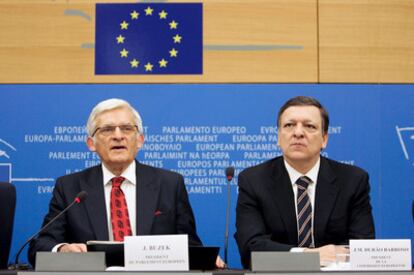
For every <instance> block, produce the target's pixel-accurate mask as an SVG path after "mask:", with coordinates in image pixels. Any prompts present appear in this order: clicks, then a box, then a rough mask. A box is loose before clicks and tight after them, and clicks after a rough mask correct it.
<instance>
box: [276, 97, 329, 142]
mask: <svg viewBox="0 0 414 275" xmlns="http://www.w3.org/2000/svg"><path fill="white" fill-rule="evenodd" d="M292 106H315V107H316V108H318V109H319V112H320V113H321V118H322V130H323V134H327V133H328V128H329V114H328V112H327V111H326V109H325V108H324V107H323V106H322V104H321V103H320V102H319V101H318V100H316V99H315V98H313V97H309V96H296V97H293V98H291V99H289V100H288V101H286V102H285V104H283V106H282V107H281V108H280V110H279V113H278V114H277V127H280V117H281V116H282V114H283V112H284V111H286V109H287V108H289V107H292Z"/></svg>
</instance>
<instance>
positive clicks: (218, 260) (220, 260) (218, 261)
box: [216, 256, 226, 269]
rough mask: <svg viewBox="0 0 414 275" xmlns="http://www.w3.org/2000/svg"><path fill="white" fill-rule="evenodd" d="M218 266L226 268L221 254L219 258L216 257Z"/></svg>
mask: <svg viewBox="0 0 414 275" xmlns="http://www.w3.org/2000/svg"><path fill="white" fill-rule="evenodd" d="M216 267H217V268H218V269H224V268H226V263H225V262H224V261H223V260H222V259H221V258H220V256H217V259H216Z"/></svg>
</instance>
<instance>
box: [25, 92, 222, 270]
mask: <svg viewBox="0 0 414 275" xmlns="http://www.w3.org/2000/svg"><path fill="white" fill-rule="evenodd" d="M87 130H88V138H87V145H88V148H89V150H91V151H93V152H96V153H97V154H98V155H99V157H100V159H101V161H102V164H101V165H99V166H95V167H92V168H89V169H86V170H84V171H81V172H79V173H74V174H71V175H67V176H63V177H60V178H58V179H57V181H56V185H55V189H54V191H53V196H52V199H51V202H50V206H49V213H48V214H47V215H46V217H45V220H44V223H43V224H46V223H47V222H48V221H50V220H51V219H52V218H53V217H55V216H56V215H57V214H58V213H59V212H61V211H62V210H63V209H64V208H65V207H66V206H67V205H69V204H70V203H71V202H72V201H73V199H74V198H75V197H76V195H77V194H78V193H79V192H80V191H82V190H83V191H86V192H87V193H88V198H87V200H85V201H84V202H82V203H81V204H79V205H75V206H74V207H72V208H71V209H70V210H69V211H68V212H67V213H66V214H65V215H64V216H62V217H61V218H59V219H58V220H56V221H55V222H54V223H53V224H52V225H50V227H49V228H48V229H47V230H46V231H44V232H43V233H41V234H40V235H39V237H38V238H36V239H35V240H33V241H32V242H31V244H30V248H29V259H30V262H31V263H32V265H33V264H34V261H35V255H36V252H37V251H56V252H86V250H87V247H86V244H85V243H86V242H87V241H88V240H115V241H122V240H123V237H124V236H126V235H161V234H188V239H189V244H190V245H202V243H201V240H200V238H199V237H198V236H197V233H196V227H195V220H194V216H193V212H192V209H191V206H190V203H189V200H188V195H187V191H186V189H185V186H184V180H183V177H182V176H181V175H180V174H177V173H174V172H170V171H167V170H163V169H159V168H155V167H150V166H147V165H144V164H141V163H139V162H137V161H135V156H136V155H137V153H138V151H139V149H140V148H141V147H142V145H143V143H144V135H143V128H142V121H141V118H140V115H139V114H138V112H137V111H136V110H135V109H134V108H133V107H132V106H131V105H130V104H129V103H128V102H126V101H124V100H120V99H109V100H105V101H102V102H100V103H99V104H98V105H96V106H95V108H94V109H93V110H92V112H91V114H90V116H89V119H88V123H87ZM117 179H121V180H120V185H118V186H116V183H115V182H116V181H117ZM119 188H120V189H119ZM119 195H122V197H119ZM116 207H120V208H116ZM125 211H126V212H125ZM223 265H224V263H223V262H222V261H221V260H220V259H219V258H218V261H217V266H218V267H223Z"/></svg>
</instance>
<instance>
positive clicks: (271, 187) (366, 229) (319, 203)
mask: <svg viewBox="0 0 414 275" xmlns="http://www.w3.org/2000/svg"><path fill="white" fill-rule="evenodd" d="M328 127H329V116H328V113H327V111H326V110H325V109H324V107H323V106H322V105H321V104H320V103H319V102H318V101H317V100H316V99H314V98H311V97H303V96H299V97H295V98H292V99H290V100H289V101H287V102H286V103H285V104H284V105H283V106H282V108H281V109H280V110H279V114H278V146H279V147H280V148H281V151H282V152H283V156H282V157H277V158H274V159H272V160H269V161H267V162H264V163H262V164H260V165H257V166H255V167H250V168H247V169H246V170H244V171H243V172H241V173H240V174H239V177H238V185H239V196H238V201H237V209H236V228H237V232H236V234H235V238H236V241H237V244H238V247H239V251H240V255H241V259H242V263H243V266H244V267H245V268H248V267H249V265H250V253H251V252H252V251H296V252H308V251H309V252H312V251H316V252H319V253H320V258H321V264H326V263H329V262H332V261H335V257H336V253H344V252H347V248H345V247H343V246H341V245H345V244H348V242H349V240H350V239H370V238H374V237H375V233H374V223H373V218H372V213H371V204H370V197H369V191H370V187H369V182H368V174H367V173H366V172H365V171H363V170H362V169H360V168H358V167H355V166H350V165H345V164H341V163H339V162H336V161H333V160H329V159H327V158H324V157H321V156H320V151H321V150H322V149H324V148H325V147H326V145H327V142H328V129H329V128H328Z"/></svg>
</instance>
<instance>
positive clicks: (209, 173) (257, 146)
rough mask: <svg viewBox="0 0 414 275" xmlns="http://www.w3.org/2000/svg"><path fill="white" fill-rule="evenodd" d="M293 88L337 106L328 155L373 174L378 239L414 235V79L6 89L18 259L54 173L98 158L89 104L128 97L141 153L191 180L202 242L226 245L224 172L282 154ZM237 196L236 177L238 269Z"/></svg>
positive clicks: (7, 177)
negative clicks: (90, 135) (89, 132)
mask: <svg viewBox="0 0 414 275" xmlns="http://www.w3.org/2000/svg"><path fill="white" fill-rule="evenodd" d="M296 95H310V96H314V97H316V98H318V99H319V100H320V101H321V102H322V103H323V104H324V105H325V106H326V108H327V109H328V111H329V113H330V116H331V126H330V129H329V134H330V137H329V143H328V147H327V149H326V150H325V151H324V152H323V155H325V156H327V157H330V158H333V159H335V160H339V161H342V162H346V163H349V164H353V165H357V166H360V167H362V168H363V169H365V170H367V171H368V172H369V174H370V182H371V187H372V190H371V199H372V205H373V208H374V218H375V226H376V231H377V237H378V238H409V239H413V237H414V226H413V219H412V217H411V203H412V201H413V199H414V184H413V181H412V180H410V179H412V178H414V167H413V165H414V161H413V159H414V108H413V107H414V106H413V105H414V104H413V103H414V86H413V85H300V84H298V85H296V84H295V85H292V84H269V85H233V84H228V85H227V84H226V85H158V84H157V85H155V84H154V85H141V84H140V85H1V86H0V102H1V104H2V114H1V116H0V125H1V128H0V181H11V182H12V183H13V184H14V185H15V186H16V188H17V213H16V218H15V227H14V236H13V243H12V251H11V258H10V259H13V258H14V256H15V253H16V251H17V249H18V247H19V246H20V245H21V244H22V243H23V242H24V241H25V240H26V239H27V238H28V237H29V236H30V235H32V234H33V233H34V232H35V231H36V230H37V229H38V228H39V227H40V224H41V222H42V219H43V216H44V215H45V213H46V211H47V207H48V203H49V200H50V196H51V192H52V190H53V185H54V180H55V179H56V178H57V177H58V176H61V175H64V174H67V173H71V172H74V171H77V170H81V169H84V168H86V167H89V166H92V165H96V164H98V163H99V159H98V158H97V156H96V155H95V154H93V153H90V152H88V150H87V148H86V146H85V143H84V140H85V137H86V134H85V133H86V132H85V128H84V125H85V122H86V119H87V117H88V115H89V112H90V110H91V109H92V107H93V106H94V105H95V104H96V103H97V102H99V101H101V100H104V99H107V98H111V97H119V98H123V99H126V100H128V101H129V102H131V103H132V104H133V105H134V106H135V107H136V108H137V109H138V110H139V111H140V113H141V116H142V117H143V121H144V126H145V131H146V142H145V145H144V148H143V150H142V151H141V152H139V155H138V159H139V160H140V161H142V162H145V163H148V164H151V165H155V166H159V167H164V168H166V169H171V170H175V171H178V172H180V173H182V174H183V175H184V176H185V181H186V186H187V190H188V193H189V196H190V200H191V203H192V206H193V209H194V212H195V215H196V219H197V228H198V232H199V235H200V237H201V238H202V239H203V242H204V243H205V244H206V245H216V246H221V247H223V242H224V228H225V207H226V197H227V193H226V190H227V188H226V180H225V178H224V169H225V167H227V166H228V165H233V166H235V168H236V174H238V173H239V172H240V170H242V169H243V168H245V167H247V166H251V165H254V164H257V163H260V162H262V161H264V160H267V159H269V158H271V157H274V156H277V155H280V150H279V149H278V148H277V147H276V138H277V132H276V131H277V128H276V115H277V111H278V109H279V107H280V106H281V105H282V104H283V103H284V102H285V101H286V100H287V99H289V98H291V97H293V96H296ZM236 199H237V178H236V179H235V180H234V181H233V182H232V191H231V205H232V211H231V223H230V225H231V227H230V231H231V232H230V236H231V237H230V248H229V264H230V266H231V267H234V268H237V267H240V266H241V265H240V260H239V256H238V250H237V247H236V244H235V242H234V239H233V237H232V235H233V233H234V230H235V226H234V224H235V212H234V209H235V204H236ZM222 252H223V249H222V250H221V253H222ZM22 260H23V261H26V260H27V258H26V253H25V252H24V253H23V256H22Z"/></svg>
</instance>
